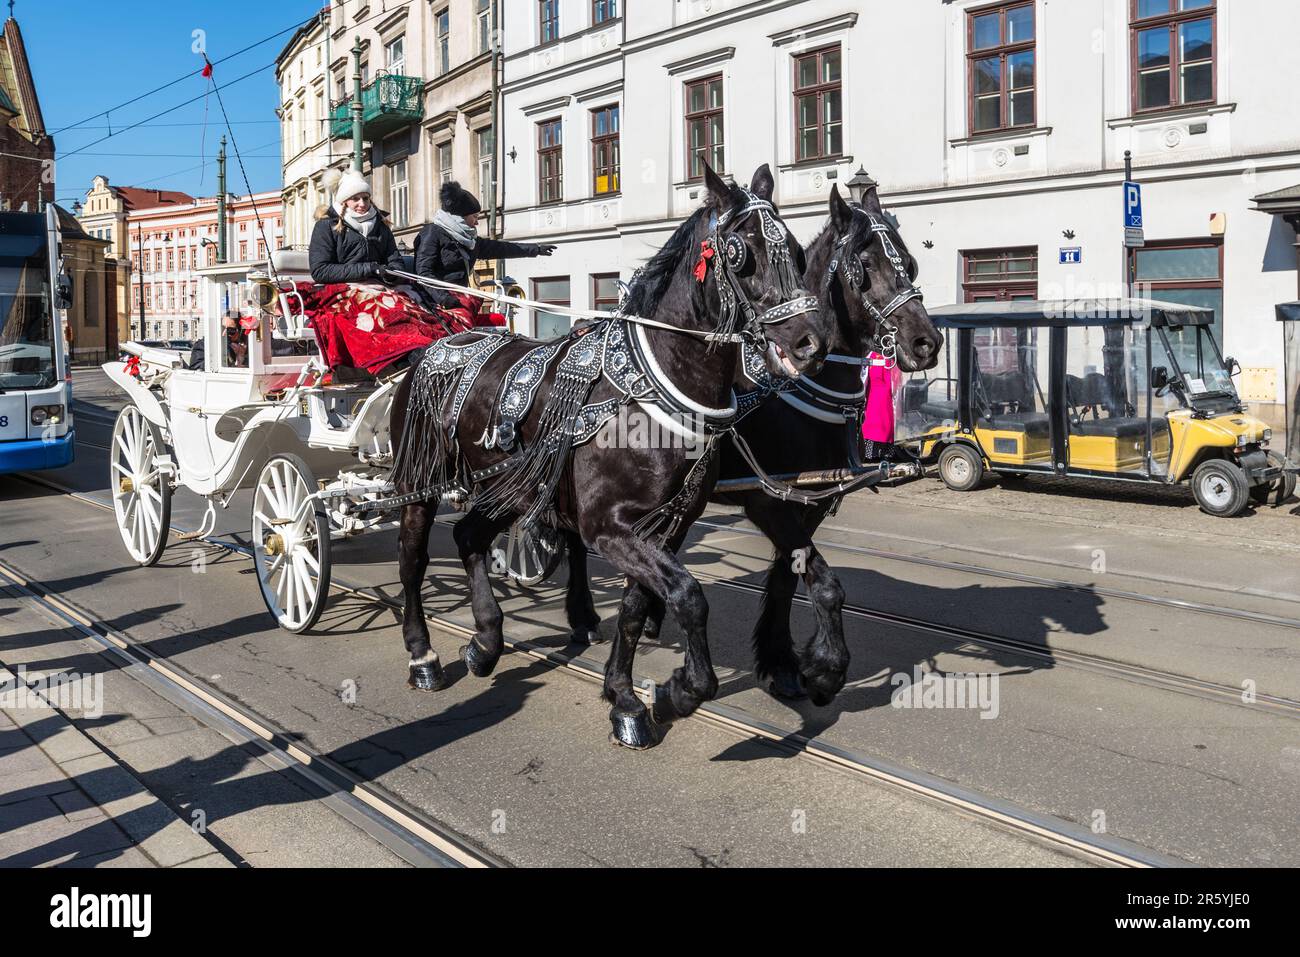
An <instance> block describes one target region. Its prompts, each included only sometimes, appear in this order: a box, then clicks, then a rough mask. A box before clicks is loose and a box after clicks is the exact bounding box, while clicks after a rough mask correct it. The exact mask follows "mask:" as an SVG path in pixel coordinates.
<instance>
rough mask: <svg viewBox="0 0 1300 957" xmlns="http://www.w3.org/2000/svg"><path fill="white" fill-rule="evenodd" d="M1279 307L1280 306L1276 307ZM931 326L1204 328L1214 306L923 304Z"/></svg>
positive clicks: (1070, 301)
mask: <svg viewBox="0 0 1300 957" xmlns="http://www.w3.org/2000/svg"><path fill="white" fill-rule="evenodd" d="M1279 308H1281V307H1279ZM926 311H927V312H928V313H929V314H930V319H931V320H932V321H933V322H934V324H935V325H936V326H940V327H944V328H949V329H974V328H979V327H983V326H1107V325H1129V324H1132V323H1137V322H1142V321H1144V320H1148V319H1149V320H1150V322H1151V325H1153V326H1208V325H1210V324H1211V323H1213V322H1214V310H1213V309H1205V308H1203V307H1201V306H1184V305H1182V304H1180V303H1176V302H1162V301H1161V300H1159V299H1017V300H1012V301H1010V302H966V303H959V304H957V305H953V306H934V307H930V306H927V307H926Z"/></svg>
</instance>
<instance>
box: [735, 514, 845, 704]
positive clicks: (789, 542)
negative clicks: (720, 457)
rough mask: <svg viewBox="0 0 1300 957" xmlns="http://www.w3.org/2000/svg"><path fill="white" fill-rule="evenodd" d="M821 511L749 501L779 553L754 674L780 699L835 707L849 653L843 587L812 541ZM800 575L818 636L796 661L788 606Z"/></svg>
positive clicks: (757, 643) (758, 636)
mask: <svg viewBox="0 0 1300 957" xmlns="http://www.w3.org/2000/svg"><path fill="white" fill-rule="evenodd" d="M824 514H825V509H824V508H822V507H814V508H811V509H810V508H807V507H805V506H800V505H797V504H794V503H790V502H782V501H778V500H777V499H773V498H771V497H769V496H766V495H764V496H750V497H749V498H747V500H746V502H745V515H746V517H748V518H749V520H750V521H751V522H753V523H754V524H755V525H756V526H757V527H758V528H759V530H760V531H762V532H763V534H765V535H766V536H767V537H768V539H770V540H771V542H772V544H773V546H774V548H775V549H776V556H775V558H774V559H773V562H772V567H771V569H770V570H769V572H768V580H767V589H766V590H765V591H764V594H763V606H762V610H761V612H760V614H759V621H758V624H757V626H756V627H755V629H754V656H755V671H756V672H757V673H758V674H759V676H760V677H764V676H768V677H770V678H771V683H770V684H769V686H768V690H769V691H770V692H771V693H772V694H773V695H775V696H777V697H782V698H798V697H803V689H807V693H808V695H809V696H811V697H812V700H813V702H814V703H815V704H818V705H826V704H829V703H830V702H831V700H832V699H833V698H834V697H835V695H836V694H837V693H839V690H840V688H842V687H843V686H844V679H845V677H846V675H847V674H848V668H849V650H848V646H847V645H846V644H845V642H844V619H843V606H844V587H843V586H842V585H841V584H840V580H839V578H838V577H836V575H835V573H834V572H833V571H831V567H830V565H828V564H827V563H826V559H824V558H823V557H822V555H821V553H820V552H818V551H817V547H816V546H815V545H814V544H813V541H812V530H813V529H816V527H817V526H818V525H819V524H821V519H822V517H823V516H824ZM797 575H802V577H803V580H804V584H805V586H806V587H807V589H808V598H809V601H810V602H811V604H812V606H813V612H814V614H815V615H816V617H817V631H816V632H815V633H814V635H813V637H812V640H811V641H810V642H809V643H808V646H807V647H806V648H805V649H804V651H803V654H802V656H800V657H801V659H802V660H800V659H799V658H797V657H796V655H795V650H794V641H793V638H792V637H791V634H790V605H791V602H792V601H793V599H794V591H795V578H796V576H797Z"/></svg>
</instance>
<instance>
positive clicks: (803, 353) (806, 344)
mask: <svg viewBox="0 0 1300 957" xmlns="http://www.w3.org/2000/svg"><path fill="white" fill-rule="evenodd" d="M820 349H821V342H820V341H819V340H818V339H817V337H816V336H814V335H813V334H812V333H811V332H810V333H808V334H807V335H806V336H804V337H803V338H802V339H800V340H799V341H798V342H797V343H796V344H795V346H794V348H793V349H792V350H791V351H792V353H793V354H794V357H795V358H796V359H811V358H812V357H813V356H815V355H816V354H817V352H818V351H819V350H820Z"/></svg>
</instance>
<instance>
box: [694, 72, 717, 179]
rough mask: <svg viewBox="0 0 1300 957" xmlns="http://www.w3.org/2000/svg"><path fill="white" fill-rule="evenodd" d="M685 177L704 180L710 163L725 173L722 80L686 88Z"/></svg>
mask: <svg viewBox="0 0 1300 957" xmlns="http://www.w3.org/2000/svg"><path fill="white" fill-rule="evenodd" d="M686 150H687V153H686V177H687V179H702V178H703V177H704V163H705V162H706V161H707V162H708V164H709V165H710V166H712V167H713V169H714V170H715V171H716V172H721V171H722V170H723V169H725V166H724V164H723V150H722V76H721V74H719V75H718V76H711V77H707V78H706V79H703V80H696V81H694V82H692V83H687V84H686Z"/></svg>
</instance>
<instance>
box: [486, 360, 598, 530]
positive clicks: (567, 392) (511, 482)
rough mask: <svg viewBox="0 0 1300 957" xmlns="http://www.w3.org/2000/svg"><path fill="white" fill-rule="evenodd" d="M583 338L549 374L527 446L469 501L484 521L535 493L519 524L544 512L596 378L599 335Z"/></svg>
mask: <svg viewBox="0 0 1300 957" xmlns="http://www.w3.org/2000/svg"><path fill="white" fill-rule="evenodd" d="M589 338H590V339H591V340H592V341H590V342H585V341H584V340H583V339H578V340H577V341H576V342H575V343H574V344H573V345H572V346H570V348H569V351H568V352H567V353H566V354H565V356H564V358H563V359H562V360H561V361H560V364H559V367H558V368H557V369H556V370H555V381H554V382H553V383H552V385H551V392H550V394H549V395H548V396H547V397H546V404H545V406H544V407H543V409H542V413H541V417H540V418H539V419H538V421H537V432H536V433H535V434H534V436H533V441H532V444H530V445H529V446H528V447H527V448H526V449H524V450H523V452H521V453H520V454H519V456H518V459H517V460H516V462H515V463H514V464H513V465H511V466H510V468H509V470H507V471H506V472H505V473H503V474H502V476H501V477H500V478H499V479H497V480H496V482H494V483H493V484H492V485H491V486H489V487H488V488H486V489H483V490H482V491H481V492H478V493H477V494H476V495H475V496H474V498H473V499H472V500H471V504H472V505H473V506H474V507H476V508H478V509H479V510H480V511H481V512H482V513H483V514H485V515H486V516H487V517H488V518H498V517H500V516H502V515H504V514H505V513H507V512H510V511H514V510H515V509H516V508H517V507H518V506H519V504H520V503H521V502H524V501H526V500H527V499H528V496H530V495H534V494H535V496H536V497H535V498H534V499H533V502H532V504H531V505H530V506H529V507H528V511H527V512H526V513H524V514H523V516H522V517H521V518H520V521H519V524H520V525H521V526H522V527H523V528H525V529H527V528H529V527H531V526H532V525H533V524H535V523H536V522H537V520H538V519H539V518H540V517H541V516H542V514H543V513H544V512H545V511H546V510H547V509H548V508H550V506H551V502H552V500H553V499H554V498H555V490H556V489H557V488H558V487H559V484H560V479H561V478H562V477H563V475H564V470H565V468H566V467H567V466H568V464H569V453H570V452H572V451H573V437H574V432H575V430H576V422H575V419H576V418H577V415H578V412H579V411H581V409H582V403H583V402H584V401H585V400H586V398H587V395H588V393H590V392H591V387H592V385H593V384H594V383H595V381H596V378H597V376H599V374H600V349H599V347H598V341H599V339H600V337H599V336H590V337H589ZM584 360H585V361H584Z"/></svg>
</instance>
